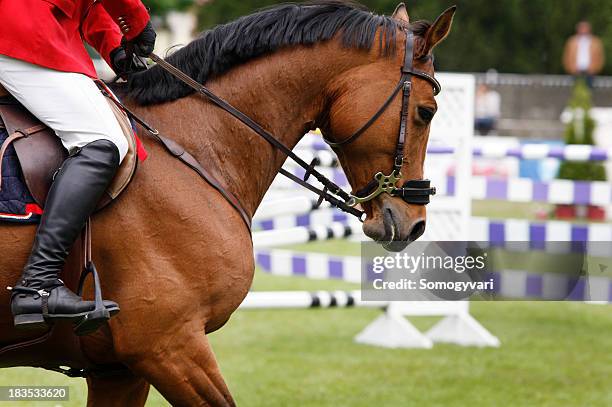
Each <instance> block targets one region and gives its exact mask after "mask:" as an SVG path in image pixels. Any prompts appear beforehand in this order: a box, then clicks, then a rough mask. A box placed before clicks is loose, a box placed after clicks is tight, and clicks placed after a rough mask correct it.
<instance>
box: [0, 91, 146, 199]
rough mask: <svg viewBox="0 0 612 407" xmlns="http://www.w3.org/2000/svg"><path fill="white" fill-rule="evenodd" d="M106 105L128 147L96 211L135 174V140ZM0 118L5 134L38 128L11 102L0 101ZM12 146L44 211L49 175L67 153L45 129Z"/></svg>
mask: <svg viewBox="0 0 612 407" xmlns="http://www.w3.org/2000/svg"><path fill="white" fill-rule="evenodd" d="M0 91H1V90H0ZM108 103H109V105H110V107H111V110H112V111H113V113H114V114H115V117H116V118H117V121H118V122H119V124H120V127H121V129H122V130H123V134H124V136H125V137H126V139H127V141H128V147H129V148H128V152H127V155H126V156H125V158H124V159H123V161H122V163H121V166H120V167H119V170H118V171H117V174H116V175H115V178H114V179H113V181H112V182H111V185H110V186H109V188H108V189H107V191H106V193H105V195H104V196H103V197H102V199H101V201H100V203H99V204H98V208H97V209H98V210H100V209H102V208H104V207H105V206H106V205H108V204H109V203H110V202H111V201H112V200H114V199H115V198H117V196H119V194H120V193H121V192H123V190H124V189H125V188H127V186H128V184H129V183H130V181H131V179H132V177H133V176H134V173H135V172H136V166H137V162H138V157H137V147H136V139H135V135H134V132H133V130H132V126H131V124H130V121H129V118H128V117H127V115H126V114H125V113H124V112H123V111H122V110H121V109H119V108H118V107H117V106H116V105H115V104H114V103H112V102H111V101H110V100H108ZM0 118H1V119H2V121H3V122H4V123H5V126H6V130H7V131H8V133H9V134H13V133H15V132H16V131H18V130H23V129H29V128H32V127H34V126H38V125H41V123H40V121H38V119H36V117H34V116H33V115H32V114H31V113H30V112H29V111H28V110H27V109H26V108H24V107H23V106H22V105H21V104H19V103H18V102H17V101H15V100H14V99H11V100H8V101H5V102H4V103H2V102H0ZM13 146H14V147H15V151H16V153H17V157H18V158H19V163H20V165H21V170H22V172H23V177H24V179H25V182H26V185H27V186H28V189H29V190H30V192H31V194H32V197H33V198H34V200H35V201H36V203H37V204H38V205H39V206H40V207H41V208H44V204H45V201H46V199H47V194H48V192H49V188H50V187H51V184H52V182H53V176H54V174H55V172H56V171H57V170H58V169H59V168H60V167H61V165H62V163H63V162H64V160H65V159H66V158H67V157H68V153H67V152H66V149H65V148H64V146H63V145H62V142H61V140H60V139H59V137H57V135H56V134H55V133H54V132H53V130H51V129H50V128H48V127H44V129H43V130H40V131H37V132H36V134H35V135H31V136H25V137H21V138H19V139H16V140H15V141H13Z"/></svg>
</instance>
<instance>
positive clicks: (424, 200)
mask: <svg viewBox="0 0 612 407" xmlns="http://www.w3.org/2000/svg"><path fill="white" fill-rule="evenodd" d="M128 51H129V50H128ZM149 57H150V58H151V59H152V60H153V61H155V62H156V63H157V65H159V66H160V68H162V69H164V70H165V71H167V72H168V73H169V74H170V75H172V76H174V77H176V78H177V79H178V80H180V81H181V82H183V83H185V84H186V85H187V86H189V87H190V88H192V89H193V90H195V91H196V92H197V93H199V94H201V95H202V96H204V97H205V98H206V99H208V100H209V101H210V102H211V103H213V104H215V105H216V106H218V107H219V108H221V109H223V110H224V111H226V112H227V113H229V114H230V115H232V116H233V117H234V118H236V119H238V120H239V121H240V122H242V123H243V124H244V125H246V126H247V127H249V128H250V129H251V130H252V131H253V132H255V133H256V134H257V135H259V136H261V137H262V138H263V139H265V140H266V141H267V142H268V143H270V144H271V145H272V146H273V147H274V148H276V149H278V150H280V151H281V152H282V153H283V154H285V155H286V156H287V157H289V158H291V159H292V160H293V161H295V162H296V163H297V164H298V165H299V166H300V167H302V168H303V169H304V170H305V171H306V172H305V175H304V178H299V177H297V176H295V175H294V174H292V173H290V172H288V171H287V170H285V169H283V168H281V169H280V170H279V173H280V174H282V175H284V176H286V177H288V178H289V179H291V180H292V181H294V182H296V183H298V184H300V185H301V186H303V187H304V188H306V189H308V190H309V191H311V192H313V193H315V194H317V195H318V196H319V200H318V203H317V206H319V205H320V204H321V203H322V202H323V201H327V202H329V203H330V204H331V205H333V206H335V207H337V208H339V209H340V210H342V211H344V212H347V213H350V214H351V215H354V216H356V217H357V218H358V219H359V220H361V221H363V220H364V216H365V212H364V211H362V210H360V209H357V208H356V206H357V205H358V204H360V203H364V202H367V201H370V200H372V199H374V198H375V197H377V196H378V195H380V194H381V193H383V192H386V193H388V194H390V195H392V196H397V197H400V198H401V199H403V200H404V201H405V202H407V203H410V204H414V205H426V204H428V203H429V197H430V196H431V195H434V194H435V193H436V190H435V188H433V187H431V186H430V181H429V180H425V179H421V180H410V181H406V183H404V185H403V186H402V187H397V186H396V184H397V183H398V182H399V181H400V179H401V177H402V175H401V167H402V165H403V162H404V145H405V141H406V132H407V129H408V113H409V112H408V107H409V99H410V91H411V86H412V76H417V77H419V78H422V79H425V80H426V81H428V82H429V83H431V85H432V86H433V93H434V95H437V94H438V93H439V92H440V90H441V86H440V83H439V82H438V81H437V80H436V79H435V78H434V77H433V76H431V75H429V74H428V73H426V72H422V71H417V70H414V69H413V58H414V35H413V34H412V32H410V31H408V29H406V53H405V56H404V64H403V66H402V69H401V78H400V81H399V83H398V84H397V86H396V87H395V89H394V90H393V93H392V94H391V96H389V98H388V99H387V100H386V102H385V103H384V104H383V105H382V106H381V107H380V109H379V110H378V111H377V112H376V113H375V114H374V116H372V118H370V119H369V120H368V121H367V122H366V124H364V125H363V126H362V127H361V128H360V129H359V130H357V131H356V132H355V133H354V134H353V135H352V136H350V137H349V138H347V139H346V140H344V141H341V142H332V141H330V140H325V141H326V142H327V143H328V144H329V145H330V146H332V148H337V147H339V146H343V145H346V144H349V143H352V142H354V141H355V140H357V139H358V138H359V137H360V136H361V135H362V134H363V133H365V131H366V130H367V129H368V128H370V127H371V126H372V124H374V123H375V122H376V121H377V120H378V118H379V117H380V116H381V115H382V114H383V113H384V112H385V111H386V110H387V108H388V107H389V106H390V105H391V102H393V100H394V99H395V97H396V96H397V94H398V93H399V92H400V91H402V109H401V121H400V129H399V138H398V142H397V147H396V151H395V156H394V161H393V170H392V171H391V174H390V175H388V176H387V175H384V174H383V173H382V172H378V173H377V174H376V175H375V176H374V180H373V181H372V182H370V183H369V184H368V185H367V186H366V187H365V188H364V189H362V190H361V191H359V192H357V193H356V194H355V195H352V194H350V193H348V192H346V191H344V190H343V189H342V188H340V187H339V186H338V185H336V184H335V183H334V182H332V181H331V180H330V179H329V178H327V177H326V176H324V175H323V174H321V172H319V171H318V170H317V169H316V168H315V165H316V159H315V160H313V162H311V163H310V164H308V163H307V162H306V161H304V160H303V159H301V158H300V157H299V156H297V155H296V154H295V153H294V152H293V151H291V149H290V148H289V147H287V146H285V145H284V144H283V143H282V142H280V141H279V140H278V139H277V138H276V137H274V135H272V134H271V133H270V132H268V131H267V130H266V129H264V128H263V127H262V126H261V125H259V124H258V123H257V122H255V121H254V120H253V119H251V118H250V117H249V116H247V115H246V114H244V113H243V112H241V111H240V110H238V109H236V108H235V107H234V106H232V105H231V104H230V103H229V102H227V101H226V100H224V99H223V98H221V97H219V96H217V95H215V94H214V93H213V92H211V91H210V90H209V89H208V88H207V87H206V86H204V85H202V84H200V83H198V82H197V81H196V80H195V79H193V78H191V77H190V76H189V75H187V74H186V73H184V72H183V71H181V70H180V69H178V68H177V67H175V66H174V65H172V64H170V63H169V62H167V61H165V60H163V59H162V58H160V57H159V56H157V55H155V54H153V53H152V54H151V55H149ZM112 100H113V101H114V103H116V104H118V105H119V106H121V107H122V108H123V109H124V110H125V112H126V113H127V114H128V115H129V116H130V117H132V118H133V119H134V120H135V121H136V122H137V123H139V124H140V125H141V126H143V128H144V129H145V130H146V131H147V132H149V133H150V134H151V135H152V136H153V137H154V138H156V139H157V140H158V141H160V142H161V143H162V144H163V145H164V146H165V147H166V149H167V150H168V151H169V152H170V153H171V154H172V155H174V156H175V157H177V158H178V159H180V160H181V161H183V162H184V163H185V164H186V165H187V166H188V167H190V168H191V169H192V170H194V171H195V172H196V173H197V174H198V175H199V176H200V177H202V178H203V179H204V180H206V182H208V183H209V184H210V185H212V186H213V187H214V188H215V189H216V190H217V191H219V193H220V194H221V195H222V196H223V197H224V198H225V199H226V200H227V201H228V202H229V203H230V204H231V205H232V206H233V207H234V208H235V209H236V210H237V211H238V212H239V213H240V215H241V216H242V218H243V219H244V221H245V223H246V225H247V227H249V229H250V226H251V225H250V216H249V215H248V214H247V211H246V210H245V209H244V206H243V205H242V204H241V203H240V201H239V199H238V198H237V197H236V196H235V195H234V194H233V193H232V192H231V191H229V190H228V189H227V188H225V187H223V186H222V185H221V183H220V182H219V181H218V180H217V179H215V178H214V176H212V174H210V173H209V172H208V171H206V170H205V169H204V167H203V166H202V165H201V164H200V163H199V162H197V160H195V158H194V157H193V156H191V155H190V154H189V153H188V152H187V151H186V150H184V149H183V148H182V147H180V146H178V145H177V144H176V143H174V142H170V139H168V138H166V137H162V136H161V135H160V133H159V131H158V130H157V129H155V128H153V127H151V126H150V125H149V124H147V123H146V122H145V121H144V120H142V119H141V118H139V117H138V116H136V115H135V114H134V113H132V112H131V111H130V110H129V109H127V108H126V107H125V106H124V105H123V104H122V103H121V102H119V101H117V100H115V99H114V98H113V99H112ZM310 176H312V177H314V178H315V179H316V180H317V181H318V182H320V183H321V184H322V185H323V188H322V189H319V188H317V187H315V186H314V185H312V184H310V183H308V182H306V181H307V179H308V178H309V177H310Z"/></svg>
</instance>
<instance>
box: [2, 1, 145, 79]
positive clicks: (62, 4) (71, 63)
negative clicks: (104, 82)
mask: <svg viewBox="0 0 612 407" xmlns="http://www.w3.org/2000/svg"><path fill="white" fill-rule="evenodd" d="M148 21H149V13H148V12H147V10H146V8H145V7H144V5H143V4H142V3H141V1H140V0H102V1H94V0H0V54H2V55H6V56H9V57H12V58H16V59H20V60H22V61H27V62H30V63H33V64H36V65H40V66H44V67H47V68H52V69H56V70H58V71H65V72H77V73H82V74H85V75H88V76H90V77H96V71H95V69H94V66H93V63H92V61H91V58H90V56H89V54H88V53H87V51H86V49H85V46H84V45H83V40H85V41H86V42H87V43H88V44H90V45H91V46H92V47H94V48H95V49H96V50H97V51H98V52H99V53H100V55H102V57H103V58H104V59H105V60H106V61H107V62H109V63H110V55H109V54H110V52H111V51H112V50H113V49H115V48H116V47H118V46H119V44H120V43H121V36H122V33H123V35H125V37H126V38H127V39H128V40H129V39H133V38H134V37H136V36H137V35H138V34H140V32H141V31H142V30H143V29H144V27H145V25H146V24H147V22H148ZM120 27H121V29H120ZM81 33H82V35H83V38H81Z"/></svg>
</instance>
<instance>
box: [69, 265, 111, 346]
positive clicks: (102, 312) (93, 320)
mask: <svg viewBox="0 0 612 407" xmlns="http://www.w3.org/2000/svg"><path fill="white" fill-rule="evenodd" d="M89 273H91V274H92V275H93V279H94V296H95V298H94V302H95V308H94V310H93V311H91V312H89V313H88V314H87V315H85V316H84V317H83V318H82V319H81V320H80V321H78V322H77V323H76V324H75V326H74V333H75V334H76V335H77V336H83V335H88V334H90V333H92V332H95V331H96V330H97V329H98V328H100V326H102V325H104V324H105V323H106V322H108V320H109V319H110V317H111V315H110V313H109V312H108V310H107V309H106V307H105V306H104V300H103V299H102V289H101V288H100V277H98V271H97V270H96V266H95V265H94V264H93V261H89V262H87V266H85V268H84V269H83V272H82V273H81V279H80V280H79V289H78V290H77V295H78V296H79V297H83V286H84V285H85V279H86V278H87V276H88V275H89Z"/></svg>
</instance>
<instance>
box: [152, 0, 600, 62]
mask: <svg viewBox="0 0 612 407" xmlns="http://www.w3.org/2000/svg"><path fill="white" fill-rule="evenodd" d="M156 1H157V2H164V3H165V2H169V1H180V0H156ZM399 1H400V0H362V1H361V2H362V3H363V4H365V5H366V6H368V7H369V8H370V9H371V10H372V11H374V12H377V13H382V14H390V13H392V12H393V10H394V9H395V7H396V6H397V4H398V3H399ZM404 1H405V2H406V5H407V7H408V10H409V12H410V16H411V18H412V19H413V20H416V19H428V20H430V21H431V20H433V19H435V18H436V17H437V16H438V15H439V14H440V13H441V12H442V11H443V10H445V9H446V8H448V7H450V6H451V5H453V4H457V6H458V10H457V14H456V15H455V22H454V25H453V30H452V32H451V34H450V36H449V38H448V39H447V40H446V41H445V42H444V43H443V44H441V45H440V47H439V49H437V50H436V61H437V63H436V65H437V68H438V69H439V70H448V71H461V72H483V71H486V70H488V69H489V68H495V69H497V70H498V71H500V72H516V73H549V74H559V73H563V68H562V65H561V55H562V53H563V46H564V43H565V40H566V39H567V38H568V37H569V36H570V35H571V34H572V33H573V32H574V26H575V24H576V23H577V22H578V21H579V20H582V19H586V20H589V21H590V22H591V24H592V26H593V30H594V32H595V33H596V34H598V35H600V36H601V37H602V40H603V42H604V46H605V49H606V51H607V54H608V55H609V56H611V58H608V62H607V63H606V66H605V68H604V73H606V74H612V2H603V1H601V0H581V1H575V0H535V1H534V0H498V1H490V0H426V1H425V0H404ZM278 3H280V2H279V1H270V0H240V1H235V0H231V1H230V0H211V1H209V2H208V3H207V4H205V5H204V6H202V7H200V8H199V9H198V11H197V13H198V17H199V27H200V29H205V28H210V27H213V26H215V25H217V24H221V23H224V22H228V21H231V20H233V19H235V18H238V17H239V16H241V15H245V14H249V13H252V12H253V11H255V10H257V9H259V8H262V7H267V6H271V5H274V4H278Z"/></svg>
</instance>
